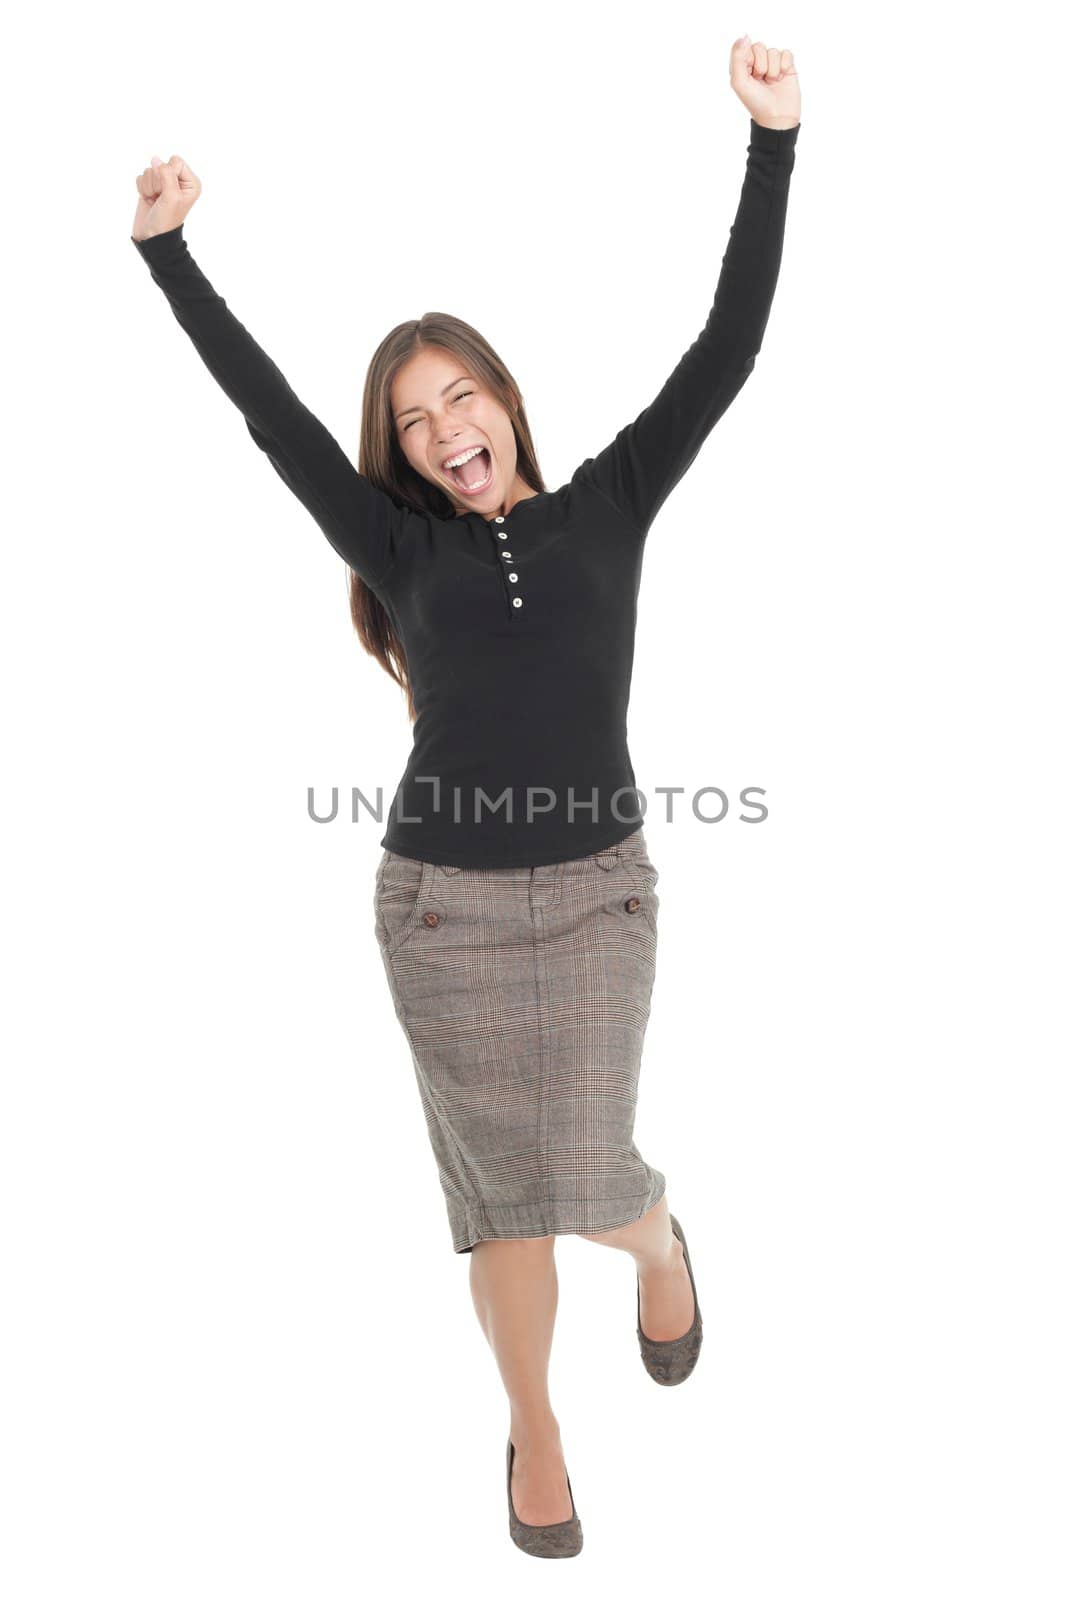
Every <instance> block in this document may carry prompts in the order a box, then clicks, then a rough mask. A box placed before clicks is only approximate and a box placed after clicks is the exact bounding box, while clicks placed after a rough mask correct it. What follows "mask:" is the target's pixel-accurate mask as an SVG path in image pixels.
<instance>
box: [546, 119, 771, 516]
mask: <svg viewBox="0 0 1067 1600" xmlns="http://www.w3.org/2000/svg"><path fill="white" fill-rule="evenodd" d="M749 127H750V142H749V146H748V164H747V167H746V169H745V178H744V183H743V186H742V189H741V200H740V203H739V205H738V208H737V215H736V217H735V218H734V223H733V226H732V227H731V229H730V240H729V243H728V245H727V248H726V254H725V255H724V256H723V260H722V268H721V270H720V273H719V282H718V285H717V287H716V290H715V299H714V303H713V305H712V308H711V312H710V314H709V316H708V320H707V322H706V323H705V325H704V328H703V330H702V331H701V333H700V335H699V337H698V338H697V339H696V340H695V341H694V343H693V344H692V345H690V347H689V349H688V350H687V351H686V353H685V355H684V356H683V357H682V359H681V361H679V363H678V365H677V366H676V367H675V369H674V371H673V372H672V373H671V375H670V377H669V378H668V379H667V381H666V383H665V384H664V385H663V388H662V389H661V390H660V392H659V394H658V395H657V396H656V398H655V399H654V400H653V401H652V403H651V404H650V405H648V406H646V407H645V409H644V411H642V412H641V414H640V415H639V416H638V417H637V418H636V419H635V420H634V421H633V422H631V423H628V424H627V426H626V427H625V428H623V429H622V431H621V432H620V433H619V434H618V435H617V436H616V438H615V439H614V440H613V441H612V442H611V444H609V445H607V446H606V448H605V449H603V450H602V451H601V452H600V454H599V455H598V456H596V457H592V458H590V459H589V460H588V461H586V462H584V463H583V464H582V466H581V467H579V469H578V473H577V474H576V476H578V475H579V474H580V475H582V476H583V477H585V478H586V479H587V480H588V481H591V482H592V483H593V484H594V485H595V486H596V488H598V489H599V490H600V492H601V493H602V494H603V495H605V496H606V497H607V499H608V500H610V501H611V502H612V503H613V504H614V505H615V506H616V507H617V509H618V510H619V511H620V512H621V513H622V514H623V516H625V517H626V519H627V520H628V521H629V522H630V523H631V525H632V526H633V527H634V529H635V530H636V531H637V532H638V533H639V534H640V535H642V536H643V535H644V534H646V533H647V532H648V529H649V527H650V526H651V524H652V522H653V520H654V519H655V517H656V515H657V513H658V512H659V511H660V509H661V507H662V506H663V503H664V501H665V500H666V499H667V496H668V495H669V494H670V492H671V490H672V489H673V488H674V487H675V485H676V484H677V483H678V482H679V481H680V479H681V478H682V477H684V475H685V473H686V472H687V471H688V470H689V468H690V467H691V466H692V464H693V462H694V460H695V459H696V457H697V454H698V453H699V451H700V447H701V445H702V444H703V443H704V441H705V439H706V438H707V436H708V434H709V433H710V432H711V430H712V428H713V427H714V426H715V424H716V422H718V420H719V418H720V417H721V416H722V414H723V412H724V411H725V410H726V408H727V406H728V405H729V404H730V402H731V400H733V398H734V396H735V395H736V394H737V393H738V392H739V390H740V389H741V388H742V386H743V384H744V383H745V381H746V379H747V378H748V376H749V374H750V373H751V372H752V369H753V367H754V365H755V361H756V356H757V355H758V354H759V350H760V346H761V345H762V343H763V333H764V329H765V328H766V326H767V319H768V317H769V316H770V310H771V301H772V300H773V298H774V290H775V285H776V284H777V281H778V268H779V264H780V262H781V258H782V239H783V235H784V231H785V213H786V201H787V198H788V194H789V179H790V175H791V174H792V171H793V160H794V146H795V145H796V140H797V133H798V132H799V128H800V124H799V122H798V123H797V124H796V126H794V127H791V128H768V127H764V126H762V125H761V124H760V123H757V122H756V121H755V120H754V119H750V123H749Z"/></svg>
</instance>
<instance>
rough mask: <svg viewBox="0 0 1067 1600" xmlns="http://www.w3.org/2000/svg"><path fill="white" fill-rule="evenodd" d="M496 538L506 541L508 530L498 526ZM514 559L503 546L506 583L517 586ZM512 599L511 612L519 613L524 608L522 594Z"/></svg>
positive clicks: (496, 518) (503, 566)
mask: <svg viewBox="0 0 1067 1600" xmlns="http://www.w3.org/2000/svg"><path fill="white" fill-rule="evenodd" d="M493 520H494V521H495V522H496V523H498V524H503V523H504V522H505V521H506V518H504V517H495V518H494V519H493ZM496 536H497V538H498V539H499V540H501V541H503V540H506V539H507V536H508V535H507V529H506V528H504V527H503V526H498V528H497V533H496ZM514 559H515V558H514V556H513V555H512V553H511V551H510V550H507V549H504V548H503V546H501V549H500V563H501V568H502V569H503V572H504V579H505V582H506V583H509V584H517V583H518V581H519V574H518V573H517V572H516V570H515V568H514V567H513V566H512V562H513V561H514ZM510 599H511V607H510V609H511V611H512V612H515V611H518V610H519V609H520V608H521V606H522V595H521V594H515V593H512V594H511V596H510Z"/></svg>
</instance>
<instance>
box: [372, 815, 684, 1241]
mask: <svg viewBox="0 0 1067 1600" xmlns="http://www.w3.org/2000/svg"><path fill="white" fill-rule="evenodd" d="M658 877H659V874H658V873H657V871H656V869H655V867H654V866H653V865H652V862H651V861H650V860H649V857H648V853H647V849H646V841H645V831H644V827H643V826H642V827H640V828H638V829H637V831H636V832H635V833H631V834H629V835H628V836H627V837H626V838H625V839H623V840H622V841H621V843H619V844H617V845H610V846H609V847H608V848H607V849H604V850H598V851H597V852H596V853H595V854H594V855H588V856H581V857H579V858H578V859H577V860H574V861H560V862H556V863H554V864H553V865H551V866H543V867H494V868H477V869H476V868H473V867H445V866H437V865H434V864H433V863H432V862H428V861H425V862H424V861H415V860H412V859H411V858H410V857H408V856H400V855H396V854H395V853H394V852H393V851H390V850H385V851H383V853H382V858H381V862H380V864H379V867H378V873H377V877H376V880H375V889H374V910H375V935H376V937H377V940H378V944H379V947H380V949H381V953H382V960H383V962H384V965H385V971H386V975H387V977H388V980H389V989H390V993H391V995H392V999H393V1006H394V1008H395V1010H396V1014H397V1017H398V1019H399V1021H400V1025H401V1027H402V1028H403V1030H404V1033H405V1035H406V1037H407V1041H408V1044H409V1045H410V1047H411V1055H412V1059H413V1061H414V1065H415V1075H416V1080H417V1083H418V1088H419V1095H420V1097H421V1100H422V1106H423V1110H424V1112H425V1115H426V1124H427V1127H428V1129H429V1134H430V1142H431V1145H432V1146H433V1152H434V1155H435V1157H436V1159H437V1168H438V1173H439V1176H440V1179H441V1187H442V1189H443V1191H444V1196H445V1203H446V1206H447V1210H448V1220H449V1225H450V1227H451V1231H452V1243H453V1248H454V1249H455V1250H456V1251H457V1252H459V1253H466V1252H469V1251H470V1250H471V1249H472V1248H473V1246H474V1245H475V1244H477V1243H478V1241H479V1240H481V1239H529V1238H544V1237H545V1236H546V1235H548V1234H563V1233H600V1232H603V1231H604V1230H606V1229H609V1228H620V1227H622V1226H623V1225H624V1224H625V1223H627V1222H635V1221H636V1220H637V1219H638V1218H639V1217H643V1216H644V1214H645V1212H646V1211H649V1210H651V1208H652V1207H653V1206H654V1205H655V1204H656V1203H657V1201H658V1200H660V1199H661V1198H662V1196H663V1193H664V1191H665V1189H666V1180H665V1178H664V1176H663V1174H662V1173H661V1172H658V1171H657V1170H656V1168H655V1167H650V1166H649V1165H648V1163H647V1162H646V1161H644V1160H643V1159H642V1156H641V1154H640V1152H639V1150H638V1149H637V1146H636V1145H635V1144H634V1141H633V1127H634V1116H635V1113H636V1110H637V1085H638V1078H639V1075H640V1068H641V1051H642V1047H643V1044H644V1037H645V1027H646V1024H647V1022H648V1018H649V1011H650V1007H651V1001H652V987H653V983H654V981H655V975H656V938H657V932H656V919H657V914H658V911H659V899H658V897H657V895H656V892H655V885H656V882H657V879H658Z"/></svg>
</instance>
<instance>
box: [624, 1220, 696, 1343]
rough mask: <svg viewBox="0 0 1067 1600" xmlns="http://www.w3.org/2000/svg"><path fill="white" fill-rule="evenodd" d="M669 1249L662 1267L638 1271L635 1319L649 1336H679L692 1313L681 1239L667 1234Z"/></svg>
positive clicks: (693, 1307)
mask: <svg viewBox="0 0 1067 1600" xmlns="http://www.w3.org/2000/svg"><path fill="white" fill-rule="evenodd" d="M671 1242H672V1250H671V1255H670V1259H669V1261H668V1264H667V1265H666V1266H664V1267H651V1268H646V1269H645V1270H644V1271H643V1272H638V1275H637V1285H638V1294H639V1305H640V1311H639V1321H640V1324H641V1330H642V1332H643V1333H644V1334H645V1335H646V1336H647V1337H648V1338H649V1339H680V1338H681V1337H682V1334H683V1333H688V1332H689V1330H690V1328H691V1327H692V1326H693V1318H694V1317H695V1316H696V1301H695V1300H694V1299H693V1285H692V1283H691V1282H690V1281H689V1268H688V1267H687V1266H686V1264H685V1256H684V1255H683V1254H682V1241H681V1240H680V1239H679V1238H678V1236H677V1234H673V1235H672V1236H671Z"/></svg>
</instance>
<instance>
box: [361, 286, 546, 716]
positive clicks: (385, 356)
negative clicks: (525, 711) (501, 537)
mask: <svg viewBox="0 0 1067 1600" xmlns="http://www.w3.org/2000/svg"><path fill="white" fill-rule="evenodd" d="M428 345H434V346H437V347H438V348H439V349H442V350H447V351H448V352H449V353H450V354H451V355H454V356H455V357H456V358H457V359H458V360H460V361H462V362H463V363H464V364H465V365H466V367H467V370H468V371H469V372H470V373H471V374H472V376H473V377H475V378H477V379H478V381H479V382H480V383H482V384H484V385H485V387H486V388H487V389H488V390H489V391H490V393H491V394H493V395H494V396H495V398H496V399H497V400H499V402H500V404H501V405H502V406H503V407H504V409H505V410H506V411H507V413H508V415H509V417H510V418H511V425H512V427H513V428H514V430H515V452H516V462H515V470H516V471H517V473H518V474H519V476H520V477H521V478H522V480H523V482H524V483H527V484H529V486H530V488H531V489H533V490H534V491H535V493H537V494H542V493H544V490H545V482H544V479H543V478H542V476H541V468H540V466H539V465H538V462H537V455H536V452H535V450H534V446H533V439H532V438H531V436H530V425H529V423H528V422H527V420H526V411H525V408H524V406H523V400H522V395H521V394H520V392H519V386H518V384H517V383H516V382H515V380H514V378H513V377H512V376H511V373H510V372H509V371H508V369H507V367H506V366H505V365H504V363H503V362H502V361H501V359H500V357H499V356H498V355H497V353H496V351H495V350H494V349H493V348H492V346H491V345H490V344H489V342H488V341H487V340H486V339H484V338H483V337H482V335H481V334H480V333H478V331H477V330H476V329H475V328H472V327H471V326H470V324H469V323H466V322H461V321H460V319H459V318H458V317H450V316H449V315H448V314H447V313H446V312H444V311H427V312H426V314H425V316H422V317H420V318H419V319H418V321H417V322H401V323H400V324H399V325H398V326H397V327H395V328H394V329H393V331H392V333H389V334H387V335H386V336H385V338H384V339H383V340H382V342H381V344H380V345H379V346H378V348H377V350H376V351H375V352H374V356H373V358H372V360H371V364H370V366H369V367H368V369H367V378H366V382H365V383H364V386H363V420H362V424H361V427H360V435H359V462H358V466H359V471H360V472H361V473H362V474H363V476H364V477H365V478H367V479H368V480H369V482H371V483H372V484H374V485H375V487H376V488H378V489H384V491H385V492H386V494H388V495H391V496H392V498H393V499H395V500H399V501H401V502H403V503H404V504H405V505H408V506H410V507H411V509H412V510H413V511H425V512H429V513H430V514H431V515H432V516H435V517H443V518H446V519H447V518H450V517H454V516H455V515H456V512H455V508H454V507H453V505H452V502H451V501H450V500H449V498H448V496H447V495H446V494H445V492H444V490H443V489H439V488H438V487H437V485H436V484H433V483H430V482H429V480H428V479H426V478H423V477H421V476H420V475H419V474H418V473H417V472H416V471H415V470H414V468H413V467H412V466H411V465H410V463H409V462H408V461H407V459H406V457H405V456H404V453H403V451H402V450H401V448H400V442H399V440H398V438H397V434H396V425H395V423H394V421H393V414H392V407H391V404H390V395H391V388H392V382H393V379H394V377H395V376H396V374H397V372H398V371H399V369H400V368H401V367H402V366H403V364H404V362H405V361H407V360H408V358H409V357H410V356H413V355H414V354H415V353H416V351H418V350H423V349H425V348H426V346H428ZM348 602H349V607H350V609H351V612H352V623H353V626H354V627H355V630H356V633H357V634H358V635H359V639H360V642H361V644H362V645H363V648H364V649H365V650H366V651H367V652H368V654H370V655H372V656H374V658H375V660H377V661H378V662H379V663H380V664H381V666H382V667H383V668H384V669H385V671H386V672H387V673H388V674H389V676H390V677H391V678H393V679H394V680H395V681H396V682H397V683H398V684H399V685H400V687H401V688H402V689H403V691H404V694H405V697H406V699H407V707H408V716H409V718H410V719H411V721H412V722H414V721H415V715H416V713H415V702H414V699H413V697H412V693H411V680H410V678H409V676H408V662H407V655H406V652H405V650H404V646H403V644H402V643H401V642H400V638H399V636H398V634H397V631H396V629H395V628H394V627H393V623H392V619H391V618H390V616H389V613H388V612H387V611H386V609H385V607H384V606H383V605H382V603H381V601H380V600H379V599H378V596H377V595H376V594H375V593H374V591H373V590H372V589H370V588H368V587H367V585H366V584H365V583H364V582H363V580H362V578H360V577H358V576H357V574H356V573H355V572H354V571H353V570H352V568H351V567H350V568H349V571H348Z"/></svg>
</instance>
